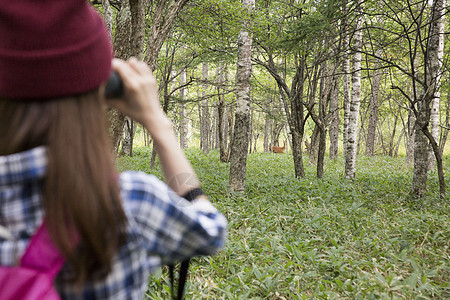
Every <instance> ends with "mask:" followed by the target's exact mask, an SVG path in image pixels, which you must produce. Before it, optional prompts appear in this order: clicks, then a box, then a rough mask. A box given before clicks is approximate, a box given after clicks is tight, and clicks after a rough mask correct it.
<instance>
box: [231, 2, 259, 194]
mask: <svg viewBox="0 0 450 300" xmlns="http://www.w3.org/2000/svg"><path fill="white" fill-rule="evenodd" d="M242 3H243V5H245V6H246V7H247V8H248V10H249V11H252V10H253V9H254V7H255V0H243V1H242ZM248 25H249V24H245V26H244V30H242V31H241V32H240V34H239V40H238V61H237V71H236V103H237V107H236V114H235V123H234V124H235V125H234V137H233V145H232V148H231V153H230V178H229V185H230V189H231V191H233V192H244V191H245V176H246V167H247V152H248V143H249V140H248V132H249V127H250V124H249V123H250V76H251V74H252V61H251V55H252V35H251V33H250V32H249V27H250V26H248Z"/></svg>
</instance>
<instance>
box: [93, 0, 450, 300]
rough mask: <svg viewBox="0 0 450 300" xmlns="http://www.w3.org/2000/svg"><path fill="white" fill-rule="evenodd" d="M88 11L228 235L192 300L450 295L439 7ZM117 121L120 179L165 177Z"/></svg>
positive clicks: (277, 0) (173, 6)
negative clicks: (169, 131)
mask: <svg viewBox="0 0 450 300" xmlns="http://www.w3.org/2000/svg"><path fill="white" fill-rule="evenodd" d="M91 3H92V4H94V6H95V7H96V8H97V9H98V10H99V12H100V13H101V14H102V15H103V16H104V20H105V22H106V24H107V26H108V28H109V29H110V31H111V38H112V42H113V45H114V49H115V56H116V57H118V58H122V59H125V60H126V59H128V58H130V57H132V56H134V57H137V58H139V59H142V60H144V61H145V62H146V63H147V64H148V65H149V66H150V68H151V69H152V70H153V72H154V74H155V75H156V77H157V80H158V84H159V92H160V100H161V105H162V107H163V109H164V111H165V112H166V114H167V115H168V116H169V118H170V119H171V120H172V122H173V127H174V130H175V132H176V134H177V136H178V138H179V143H180V146H181V147H182V148H183V149H184V151H185V153H186V155H187V156H188V159H189V160H190V161H191V163H192V165H193V167H194V169H195V170H196V172H197V174H198V176H199V178H200V180H201V182H202V185H203V188H204V190H205V191H206V193H207V194H208V196H209V197H210V199H211V201H212V202H213V203H214V204H215V205H216V206H217V207H218V208H219V209H220V210H221V211H222V212H223V213H224V214H225V216H226V217H227V219H228V221H229V236H228V241H227V245H226V247H225V249H224V251H223V252H222V253H220V254H219V255H217V256H213V257H206V258H198V259H197V258H196V259H194V261H193V263H192V266H191V273H190V278H189V281H188V283H187V286H186V297H187V298H188V299H446V298H449V297H450V285H449V280H448V278H450V264H449V261H450V243H449V240H450V218H449V213H450V210H449V204H450V192H449V191H448V189H447V184H448V178H446V176H448V170H449V168H450V147H448V146H446V144H448V143H447V139H448V132H449V130H450V72H449V70H448V68H447V67H448V65H449V64H448V61H449V55H448V54H447V53H448V52H449V51H448V48H449V47H450V44H449V41H448V31H449V28H450V24H449V22H448V17H447V13H448V6H447V3H446V1H445V0H416V1H410V0H405V1H397V0H382V1H372V0H354V1H350V0H226V1H225V0H167V1H164V0H95V1H93V0H91ZM108 118H109V128H110V134H111V141H112V144H113V148H114V152H115V153H116V155H117V168H118V169H119V170H125V169H134V170H140V171H144V172H147V173H152V174H155V175H156V176H161V170H160V167H159V165H158V157H157V155H156V152H155V151H153V148H152V138H151V136H150V135H149V134H148V133H147V132H146V131H145V130H144V129H143V128H142V127H141V126H140V125H139V124H137V123H135V122H134V121H133V120H130V119H128V118H127V117H125V116H123V115H121V114H120V113H118V112H117V111H115V110H113V109H110V110H109V111H108ZM166 275H167V274H166V270H165V269H163V270H162V271H161V272H160V273H158V274H155V275H153V276H152V277H151V278H150V280H149V291H148V298H149V299H166V298H167V297H168V295H169V287H170V284H169V283H168V278H167V276H166Z"/></svg>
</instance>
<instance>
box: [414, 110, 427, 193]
mask: <svg viewBox="0 0 450 300" xmlns="http://www.w3.org/2000/svg"><path fill="white" fill-rule="evenodd" d="M427 110H428V108H427V107H426V105H425V104H423V105H421V108H420V109H419V112H418V114H419V115H418V116H417V120H416V123H415V127H414V131H415V137H414V175H413V182H412V191H413V195H414V196H415V197H418V198H421V197H422V196H423V195H424V194H425V191H426V188H427V178H428V176H427V175H428V152H429V149H428V139H427V137H426V136H425V134H424V133H423V131H422V127H424V126H426V124H427V123H428V118H429V117H428V116H427V114H428V113H429V112H428V111H427Z"/></svg>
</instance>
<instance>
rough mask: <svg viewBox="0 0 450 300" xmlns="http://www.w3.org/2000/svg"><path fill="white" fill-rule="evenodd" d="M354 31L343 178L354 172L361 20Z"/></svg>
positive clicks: (359, 95) (359, 89) (359, 97)
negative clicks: (350, 97)
mask: <svg viewBox="0 0 450 300" xmlns="http://www.w3.org/2000/svg"><path fill="white" fill-rule="evenodd" d="M356 22H357V25H356V32H355V34H354V37H353V39H354V40H353V49H354V53H353V68H352V69H353V72H352V99H351V103H350V115H349V123H348V136H347V150H346V153H345V178H354V177H355V172H356V148H357V144H356V143H357V140H358V136H357V135H358V133H357V132H358V119H359V107H360V103H361V52H360V51H361V48H362V21H361V20H360V19H358V20H356Z"/></svg>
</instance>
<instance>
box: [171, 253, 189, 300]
mask: <svg viewBox="0 0 450 300" xmlns="http://www.w3.org/2000/svg"><path fill="white" fill-rule="evenodd" d="M188 271H189V259H187V260H184V261H182V262H181V265H180V274H179V277H178V290H177V294H176V295H175V266H174V265H169V277H170V286H171V291H172V299H176V300H182V299H183V294H184V286H185V285H186V280H187V274H188Z"/></svg>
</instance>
